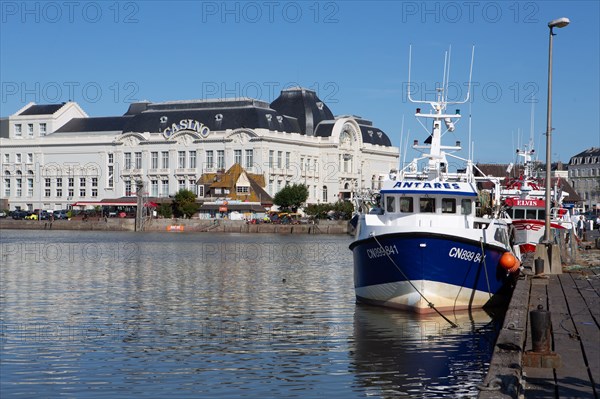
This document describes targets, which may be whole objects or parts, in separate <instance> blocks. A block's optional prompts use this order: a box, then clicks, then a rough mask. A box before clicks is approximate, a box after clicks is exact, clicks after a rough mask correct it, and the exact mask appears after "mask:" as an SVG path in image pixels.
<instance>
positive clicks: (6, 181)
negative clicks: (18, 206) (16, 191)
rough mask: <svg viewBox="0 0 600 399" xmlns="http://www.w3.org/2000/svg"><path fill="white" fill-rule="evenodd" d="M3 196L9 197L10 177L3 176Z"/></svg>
mask: <svg viewBox="0 0 600 399" xmlns="http://www.w3.org/2000/svg"><path fill="white" fill-rule="evenodd" d="M4 196H5V197H10V177H6V178H4Z"/></svg>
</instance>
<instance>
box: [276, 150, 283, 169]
mask: <svg viewBox="0 0 600 399" xmlns="http://www.w3.org/2000/svg"><path fill="white" fill-rule="evenodd" d="M282 155H283V151H277V168H278V169H281V156H282Z"/></svg>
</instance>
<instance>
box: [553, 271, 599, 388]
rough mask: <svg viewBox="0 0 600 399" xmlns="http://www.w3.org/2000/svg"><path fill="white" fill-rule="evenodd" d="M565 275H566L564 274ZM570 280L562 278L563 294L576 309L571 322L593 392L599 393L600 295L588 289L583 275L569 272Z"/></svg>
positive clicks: (570, 305)
mask: <svg viewBox="0 0 600 399" xmlns="http://www.w3.org/2000/svg"><path fill="white" fill-rule="evenodd" d="M565 277H567V276H565ZM570 277H571V281H569V279H568V278H562V279H561V282H563V283H564V284H563V288H564V290H565V296H566V299H567V301H568V303H569V307H572V308H575V309H578V311H577V312H573V311H572V314H571V316H572V318H573V324H574V326H575V328H576V329H577V333H578V334H579V337H580V340H581V346H582V347H583V353H584V355H585V361H586V362H587V366H588V373H589V374H590V376H591V380H590V383H591V384H592V385H593V388H594V390H595V393H596V394H597V395H600V348H599V346H600V328H599V326H598V317H597V316H596V314H597V313H598V310H599V309H598V308H599V307H600V303H599V302H600V296H598V295H596V294H595V291H590V290H589V288H590V286H589V283H588V281H587V280H586V278H585V276H582V275H577V274H571V275H570Z"/></svg>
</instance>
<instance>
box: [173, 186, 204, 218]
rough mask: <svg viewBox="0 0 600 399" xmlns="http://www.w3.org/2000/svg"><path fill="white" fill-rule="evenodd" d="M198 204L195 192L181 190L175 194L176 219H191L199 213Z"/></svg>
mask: <svg viewBox="0 0 600 399" xmlns="http://www.w3.org/2000/svg"><path fill="white" fill-rule="evenodd" d="M198 208H199V206H198V204H197V203H196V194H194V192H193V191H190V190H186V189H181V190H179V192H178V193H177V194H175V200H174V201H173V210H174V211H175V216H176V217H182V216H183V217H187V218H191V217H192V216H193V215H194V214H195V213H196V212H198Z"/></svg>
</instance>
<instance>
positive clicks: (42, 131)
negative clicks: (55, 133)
mask: <svg viewBox="0 0 600 399" xmlns="http://www.w3.org/2000/svg"><path fill="white" fill-rule="evenodd" d="M45 135H46V124H45V123H40V136H45Z"/></svg>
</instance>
